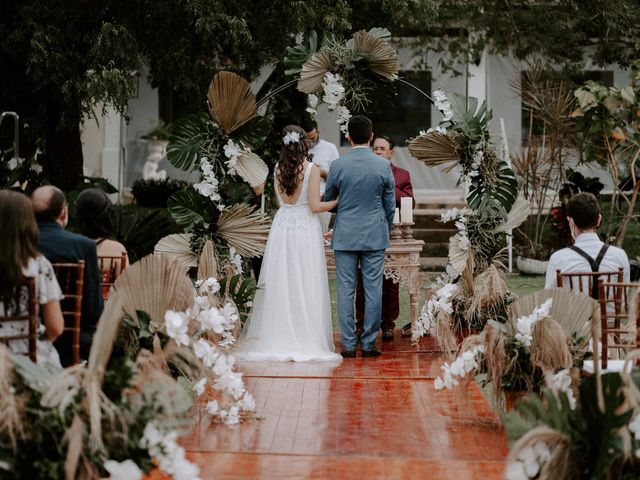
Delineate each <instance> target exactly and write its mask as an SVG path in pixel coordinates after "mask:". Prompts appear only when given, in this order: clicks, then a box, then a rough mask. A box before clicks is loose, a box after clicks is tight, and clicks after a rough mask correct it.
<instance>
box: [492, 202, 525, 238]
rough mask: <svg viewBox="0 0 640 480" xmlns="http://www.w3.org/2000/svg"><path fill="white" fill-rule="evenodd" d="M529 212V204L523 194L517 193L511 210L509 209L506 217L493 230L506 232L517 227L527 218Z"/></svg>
mask: <svg viewBox="0 0 640 480" xmlns="http://www.w3.org/2000/svg"><path fill="white" fill-rule="evenodd" d="M530 213H531V205H530V204H529V201H528V200H527V199H526V198H524V197H523V196H521V195H518V198H516V201H515V202H514V204H513V206H512V207H511V210H509V214H508V215H507V219H506V220H505V221H504V222H503V223H501V224H500V225H498V226H497V227H496V228H494V230H493V232H494V233H500V232H508V231H509V230H513V229H515V228H518V227H519V226H520V225H522V223H523V222H524V221H525V220H526V219H527V217H528V216H529V214H530Z"/></svg>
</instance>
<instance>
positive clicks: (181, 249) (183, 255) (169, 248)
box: [153, 233, 198, 268]
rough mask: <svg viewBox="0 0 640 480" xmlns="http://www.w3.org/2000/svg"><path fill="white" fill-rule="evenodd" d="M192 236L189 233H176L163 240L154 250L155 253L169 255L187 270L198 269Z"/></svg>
mask: <svg viewBox="0 0 640 480" xmlns="http://www.w3.org/2000/svg"><path fill="white" fill-rule="evenodd" d="M190 240H191V235H189V234H187V233H174V234H173V235H167V236H166V237H164V238H161V239H160V241H159V242H158V243H156V246H155V247H154V249H153V253H156V254H161V255H167V256H169V257H171V258H175V259H177V260H179V261H180V263H182V265H184V267H185V268H191V267H197V266H198V262H197V257H196V254H195V253H193V250H191V244H190Z"/></svg>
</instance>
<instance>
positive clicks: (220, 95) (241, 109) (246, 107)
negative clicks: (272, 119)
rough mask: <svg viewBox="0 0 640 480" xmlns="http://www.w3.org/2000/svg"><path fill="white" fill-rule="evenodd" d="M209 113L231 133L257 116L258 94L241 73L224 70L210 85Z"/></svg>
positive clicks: (208, 96) (217, 74)
mask: <svg viewBox="0 0 640 480" xmlns="http://www.w3.org/2000/svg"><path fill="white" fill-rule="evenodd" d="M207 98H208V100H209V113H211V116H212V117H213V119H214V120H215V121H216V122H218V124H219V125H220V126H221V127H222V129H223V130H224V132H225V133H226V134H227V135H229V134H231V132H233V131H234V130H236V129H237V128H238V127H240V126H241V125H244V124H245V123H247V122H248V121H249V120H251V119H252V118H253V117H255V116H256V96H255V95H254V94H253V92H252V91H251V85H250V84H249V82H247V81H246V80H245V79H244V78H242V77H241V76H240V75H237V74H235V73H232V72H227V71H222V72H218V73H216V74H215V75H214V77H213V80H212V81H211V84H210V85H209V93H208V95H207Z"/></svg>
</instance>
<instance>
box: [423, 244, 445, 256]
mask: <svg viewBox="0 0 640 480" xmlns="http://www.w3.org/2000/svg"><path fill="white" fill-rule="evenodd" d="M447 255H449V244H448V243H425V244H424V247H423V248H422V252H421V253H420V256H421V257H446V256H447Z"/></svg>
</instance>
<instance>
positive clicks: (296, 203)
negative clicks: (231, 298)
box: [234, 125, 341, 361]
mask: <svg viewBox="0 0 640 480" xmlns="http://www.w3.org/2000/svg"><path fill="white" fill-rule="evenodd" d="M283 143H284V145H283V147H282V150H281V151H280V159H279V161H278V164H277V165H276V168H275V173H274V186H275V191H276V196H277V197H278V201H279V203H280V209H279V210H278V211H277V213H276V215H275V217H274V218H273V222H272V225H271V231H270V232H269V238H268V240H267V246H266V250H265V253H264V257H263V262H262V269H261V272H260V278H259V280H258V291H257V292H256V295H255V298H254V300H253V310H252V311H251V316H250V318H249V319H248V320H247V322H246V323H245V325H244V328H243V330H242V333H241V334H240V341H239V343H238V347H237V349H236V351H235V352H234V355H235V356H236V357H237V358H238V359H242V360H273V361H287V360H292V361H308V360H322V361H331V360H335V361H340V360H341V356H340V355H339V354H337V353H335V350H334V346H333V330H332V326H331V302H330V299H329V286H328V280H327V266H326V261H325V257H324V241H323V237H322V225H321V223H320V217H319V216H318V213H319V212H326V211H329V210H331V209H333V208H335V207H336V205H337V204H338V201H337V200H334V201H332V202H322V201H320V170H319V168H318V167H317V166H315V165H313V164H312V163H311V162H310V161H309V154H308V148H307V144H306V142H305V131H304V130H303V129H302V128H300V127H298V126H296V125H289V126H287V127H285V129H284V131H283Z"/></svg>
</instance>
